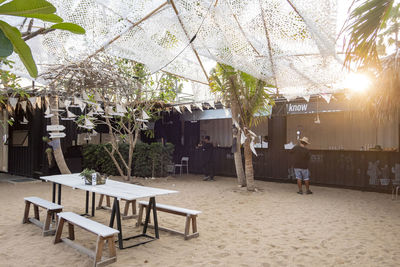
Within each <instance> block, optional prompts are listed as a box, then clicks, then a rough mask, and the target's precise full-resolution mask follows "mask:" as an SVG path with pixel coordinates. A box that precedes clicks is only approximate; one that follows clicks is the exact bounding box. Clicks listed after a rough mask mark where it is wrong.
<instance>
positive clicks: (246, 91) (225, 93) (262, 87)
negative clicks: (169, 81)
mask: <svg viewBox="0 0 400 267" xmlns="http://www.w3.org/2000/svg"><path fill="white" fill-rule="evenodd" d="M210 86H211V89H212V91H213V92H215V93H219V94H221V95H222V97H223V100H224V101H225V102H226V103H227V104H229V105H230V107H231V111H232V119H233V120H235V121H236V122H237V123H238V124H239V128H240V130H239V131H238V133H236V134H235V135H236V136H235V137H236V138H237V140H238V141H237V149H236V153H235V154H234V157H235V166H236V174H237V176H238V183H239V185H241V186H247V190H249V191H254V190H255V185H254V171H253V154H252V151H251V147H250V145H251V142H252V140H253V138H254V137H253V135H252V132H251V131H250V128H251V127H252V126H254V125H256V124H258V123H259V122H260V120H261V119H262V117H256V114H257V113H263V112H265V111H268V110H269V109H270V107H271V106H272V105H273V104H274V102H273V100H272V99H271V97H270V92H269V91H268V90H267V89H266V83H265V82H264V81H261V80H258V79H256V78H254V77H253V76H251V75H249V74H247V73H244V72H241V71H238V70H235V69H234V68H233V67H231V66H228V65H224V64H221V63H218V64H217V66H216V68H215V69H213V70H212V73H211V77H210ZM241 132H243V134H244V135H245V136H246V141H245V143H244V157H245V168H244V169H245V173H244V174H245V176H244V174H243V166H242V159H241V151H240V136H241ZM244 177H245V178H244Z"/></svg>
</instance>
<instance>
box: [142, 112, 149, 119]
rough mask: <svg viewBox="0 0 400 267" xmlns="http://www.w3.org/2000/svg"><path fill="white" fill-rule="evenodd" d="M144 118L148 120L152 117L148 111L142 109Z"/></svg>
mask: <svg viewBox="0 0 400 267" xmlns="http://www.w3.org/2000/svg"><path fill="white" fill-rule="evenodd" d="M142 118H143V119H144V120H148V119H150V116H149V115H147V113H146V111H144V110H143V111H142Z"/></svg>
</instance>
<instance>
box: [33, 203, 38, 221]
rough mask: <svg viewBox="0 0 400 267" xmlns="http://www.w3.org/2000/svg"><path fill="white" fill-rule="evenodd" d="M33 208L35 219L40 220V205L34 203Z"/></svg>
mask: <svg viewBox="0 0 400 267" xmlns="http://www.w3.org/2000/svg"><path fill="white" fill-rule="evenodd" d="M33 210H34V212H35V219H36V220H38V221H39V207H38V206H37V205H35V204H33Z"/></svg>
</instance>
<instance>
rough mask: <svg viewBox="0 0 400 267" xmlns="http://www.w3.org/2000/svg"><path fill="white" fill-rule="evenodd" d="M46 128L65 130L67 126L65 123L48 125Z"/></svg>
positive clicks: (49, 130)
mask: <svg viewBox="0 0 400 267" xmlns="http://www.w3.org/2000/svg"><path fill="white" fill-rule="evenodd" d="M46 128H47V131H48V132H51V131H63V130H65V126H64V125H47V127H46Z"/></svg>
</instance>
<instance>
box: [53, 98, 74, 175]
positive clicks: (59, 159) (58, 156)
mask: <svg viewBox="0 0 400 267" xmlns="http://www.w3.org/2000/svg"><path fill="white" fill-rule="evenodd" d="M49 100H50V109H58V96H55V97H50V99H49ZM50 120H51V125H58V124H59V120H58V112H56V114H54V116H53V117H51V119H50ZM55 140H58V141H57V142H59V146H58V147H56V148H54V147H53V152H54V159H55V160H56V163H57V166H58V169H59V170H60V172H61V174H70V173H71V171H70V170H69V168H68V166H67V163H66V162H65V159H64V154H63V151H62V148H61V142H60V138H54V139H53V141H55Z"/></svg>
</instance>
